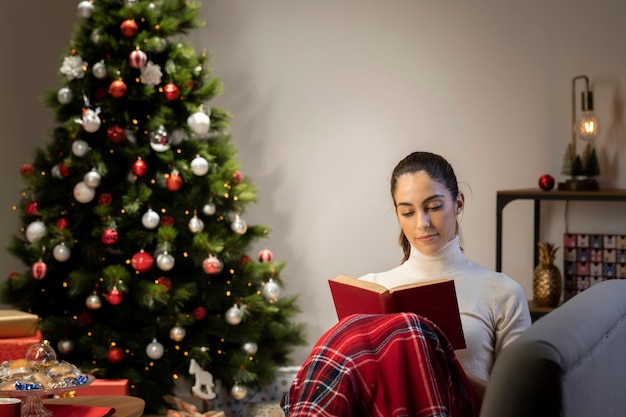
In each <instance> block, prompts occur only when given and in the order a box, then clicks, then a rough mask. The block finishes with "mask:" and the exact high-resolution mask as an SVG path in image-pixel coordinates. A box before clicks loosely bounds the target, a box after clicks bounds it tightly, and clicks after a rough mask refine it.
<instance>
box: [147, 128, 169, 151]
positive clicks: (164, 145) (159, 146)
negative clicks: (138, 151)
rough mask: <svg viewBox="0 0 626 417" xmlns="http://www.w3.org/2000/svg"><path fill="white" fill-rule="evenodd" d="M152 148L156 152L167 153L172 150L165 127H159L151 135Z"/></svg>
mask: <svg viewBox="0 0 626 417" xmlns="http://www.w3.org/2000/svg"><path fill="white" fill-rule="evenodd" d="M150 147H151V148H152V149H153V150H154V151H156V152H165V151H167V150H168V149H169V148H170V140H169V138H168V137H167V130H165V127H164V126H159V127H158V128H157V130H155V131H154V132H152V133H151V134H150Z"/></svg>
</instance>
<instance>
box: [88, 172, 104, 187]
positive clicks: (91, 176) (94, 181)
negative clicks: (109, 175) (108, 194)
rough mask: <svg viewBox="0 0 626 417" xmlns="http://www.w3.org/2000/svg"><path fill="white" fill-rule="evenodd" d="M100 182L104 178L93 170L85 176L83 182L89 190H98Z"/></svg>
mask: <svg viewBox="0 0 626 417" xmlns="http://www.w3.org/2000/svg"><path fill="white" fill-rule="evenodd" d="M100 181H102V176H101V175H100V173H98V171H96V170H95V169H92V170H91V171H89V172H88V173H86V174H85V176H83V182H84V183H85V185H86V186H87V187H89V188H98V187H99V186H100Z"/></svg>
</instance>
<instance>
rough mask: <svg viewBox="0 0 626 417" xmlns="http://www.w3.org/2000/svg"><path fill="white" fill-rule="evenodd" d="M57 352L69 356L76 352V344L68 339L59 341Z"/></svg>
mask: <svg viewBox="0 0 626 417" xmlns="http://www.w3.org/2000/svg"><path fill="white" fill-rule="evenodd" d="M57 351H58V352H59V353H60V354H62V355H69V354H70V353H72V352H73V351H74V342H73V341H72V340H70V339H67V338H66V339H61V340H59V343H57Z"/></svg>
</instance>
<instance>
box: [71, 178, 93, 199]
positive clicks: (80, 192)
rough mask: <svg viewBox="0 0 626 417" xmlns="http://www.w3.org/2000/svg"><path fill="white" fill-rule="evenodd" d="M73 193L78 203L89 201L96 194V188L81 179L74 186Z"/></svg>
mask: <svg viewBox="0 0 626 417" xmlns="http://www.w3.org/2000/svg"><path fill="white" fill-rule="evenodd" d="M73 194H74V198H75V199H76V201H78V202H79V203H89V202H90V201H91V200H93V198H94V197H95V196H96V190H94V189H93V188H91V187H89V186H88V185H87V184H85V183H84V182H83V181H81V182H79V183H78V184H76V185H75V186H74V191H73Z"/></svg>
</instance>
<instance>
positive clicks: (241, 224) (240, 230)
mask: <svg viewBox="0 0 626 417" xmlns="http://www.w3.org/2000/svg"><path fill="white" fill-rule="evenodd" d="M230 228H231V229H232V231H233V232H235V233H237V234H239V235H243V234H244V233H246V231H247V230H248V224H247V223H246V222H245V221H244V220H243V219H242V218H241V217H240V216H239V214H235V220H233V222H232V223H231V224H230Z"/></svg>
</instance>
